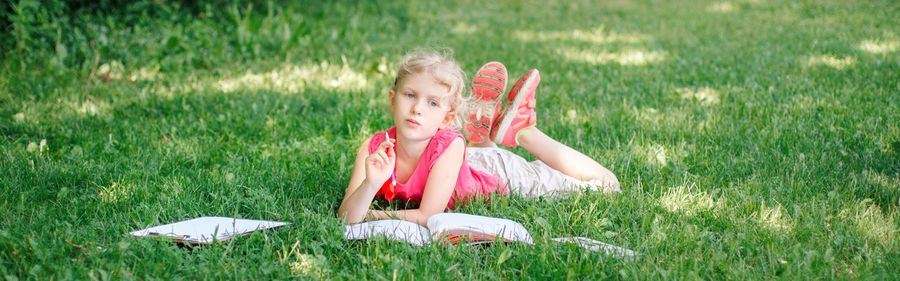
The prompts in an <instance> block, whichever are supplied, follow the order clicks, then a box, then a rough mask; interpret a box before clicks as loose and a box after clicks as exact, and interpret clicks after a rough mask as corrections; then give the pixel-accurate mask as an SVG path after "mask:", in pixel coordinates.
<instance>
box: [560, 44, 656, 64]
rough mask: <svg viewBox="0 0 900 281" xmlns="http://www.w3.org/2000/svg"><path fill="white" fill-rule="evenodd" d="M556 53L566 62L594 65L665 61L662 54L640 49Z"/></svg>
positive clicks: (572, 50)
mask: <svg viewBox="0 0 900 281" xmlns="http://www.w3.org/2000/svg"><path fill="white" fill-rule="evenodd" d="M558 52H560V54H561V55H562V56H563V57H564V58H566V59H567V60H570V61H575V62H582V63H590V64H595V65H604V64H611V63H612V64H619V65H628V66H641V65H646V64H651V63H656V62H660V61H662V60H663V59H665V53H664V52H661V51H649V50H641V49H625V50H621V51H618V52H610V51H591V50H580V49H573V48H566V49H560V50H559V51H558Z"/></svg>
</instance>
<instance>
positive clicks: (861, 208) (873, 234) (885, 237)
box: [840, 199, 900, 250]
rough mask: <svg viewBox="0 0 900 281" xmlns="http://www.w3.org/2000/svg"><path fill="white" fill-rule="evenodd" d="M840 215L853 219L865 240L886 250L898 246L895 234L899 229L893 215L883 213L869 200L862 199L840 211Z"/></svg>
mask: <svg viewBox="0 0 900 281" xmlns="http://www.w3.org/2000/svg"><path fill="white" fill-rule="evenodd" d="M894 213H896V211H895V212H894ZM840 215H841V216H842V217H844V218H846V219H849V220H851V221H853V223H854V226H855V227H856V229H857V231H859V233H860V234H862V235H864V236H865V238H866V240H868V241H870V242H874V243H875V244H877V245H879V246H881V247H884V249H886V250H893V249H895V248H896V247H897V246H898V245H897V244H898V242H897V234H898V232H900V230H898V229H897V224H896V223H895V221H894V218H895V217H894V216H893V215H885V214H884V212H882V211H881V208H879V207H878V206H877V205H875V204H873V203H872V202H871V200H869V199H865V200H862V201H861V202H859V203H858V204H854V206H852V207H851V208H850V209H845V210H844V211H842V212H841V214H840Z"/></svg>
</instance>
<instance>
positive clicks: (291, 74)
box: [215, 61, 387, 94]
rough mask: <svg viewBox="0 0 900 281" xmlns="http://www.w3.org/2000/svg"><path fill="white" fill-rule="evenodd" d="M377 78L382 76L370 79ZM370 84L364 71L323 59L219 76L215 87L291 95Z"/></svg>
mask: <svg viewBox="0 0 900 281" xmlns="http://www.w3.org/2000/svg"><path fill="white" fill-rule="evenodd" d="M379 69H382V70H384V72H387V66H385V65H380V66H379ZM380 77H382V75H378V76H376V77H372V78H380ZM372 86H373V84H372V82H371V81H370V77H369V76H367V75H366V74H364V73H362V72H359V71H356V70H354V69H353V68H351V67H349V66H347V65H343V66H339V65H334V64H329V63H328V62H327V61H323V62H322V63H320V64H313V65H304V66H297V65H290V66H284V67H281V68H279V69H274V70H272V71H269V72H266V73H258V74H257V73H253V72H251V71H248V72H246V73H245V74H243V75H241V76H240V77H235V78H228V79H222V80H219V81H218V82H216V83H215V87H216V88H217V89H219V90H221V91H223V92H225V93H231V92H236V91H260V90H265V91H274V92H280V93H284V94H294V93H299V92H302V90H304V89H307V88H319V89H331V90H342V91H363V90H370V89H371V87H372Z"/></svg>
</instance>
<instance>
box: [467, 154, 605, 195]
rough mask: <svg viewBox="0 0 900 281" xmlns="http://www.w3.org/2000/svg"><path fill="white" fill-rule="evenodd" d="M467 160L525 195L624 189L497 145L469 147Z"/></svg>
mask: <svg viewBox="0 0 900 281" xmlns="http://www.w3.org/2000/svg"><path fill="white" fill-rule="evenodd" d="M466 163H468V164H469V167H472V168H473V169H476V170H479V171H483V172H486V173H488V174H491V175H495V176H498V177H500V181H501V182H503V183H505V184H506V187H507V189H508V190H509V193H510V194H516V195H520V196H523V197H538V196H547V197H560V196H564V195H566V193H570V192H580V191H581V190H582V189H591V190H601V191H603V192H622V191H621V190H619V187H618V186H617V185H615V186H614V185H610V184H607V183H604V182H602V181H599V180H589V181H583V180H579V179H576V178H573V177H570V176H567V175H565V174H563V173H562V172H560V171H558V170H556V169H553V168H551V167H550V166H547V164H544V162H542V161H540V160H537V161H532V162H528V160H525V158H522V157H521V156H519V155H516V154H515V153H512V152H510V151H508V150H505V149H502V148H496V147H466Z"/></svg>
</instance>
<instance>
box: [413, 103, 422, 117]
mask: <svg viewBox="0 0 900 281" xmlns="http://www.w3.org/2000/svg"><path fill="white" fill-rule="evenodd" d="M423 106H425V102H418V101H417V102H415V103H413V106H412V108H411V109H412V113H413V114H416V115H420V114H422V107H423Z"/></svg>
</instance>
